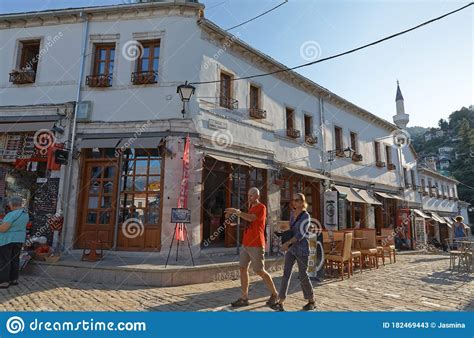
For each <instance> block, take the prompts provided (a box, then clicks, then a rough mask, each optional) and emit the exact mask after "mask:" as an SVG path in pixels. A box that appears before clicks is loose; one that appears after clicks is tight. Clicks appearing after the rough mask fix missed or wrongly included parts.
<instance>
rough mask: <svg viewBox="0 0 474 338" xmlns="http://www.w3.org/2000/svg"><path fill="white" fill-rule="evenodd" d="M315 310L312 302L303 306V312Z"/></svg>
mask: <svg viewBox="0 0 474 338" xmlns="http://www.w3.org/2000/svg"><path fill="white" fill-rule="evenodd" d="M314 309H316V304H315V303H314V302H308V304H306V305H305V306H303V311H313V310H314Z"/></svg>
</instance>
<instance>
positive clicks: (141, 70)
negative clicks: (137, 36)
mask: <svg viewBox="0 0 474 338" xmlns="http://www.w3.org/2000/svg"><path fill="white" fill-rule="evenodd" d="M140 44H141V46H142V47H143V48H142V53H140V55H139V58H138V59H137V62H136V72H135V73H133V74H132V83H133V84H150V83H157V82H158V65H159V61H160V40H151V41H142V42H140Z"/></svg>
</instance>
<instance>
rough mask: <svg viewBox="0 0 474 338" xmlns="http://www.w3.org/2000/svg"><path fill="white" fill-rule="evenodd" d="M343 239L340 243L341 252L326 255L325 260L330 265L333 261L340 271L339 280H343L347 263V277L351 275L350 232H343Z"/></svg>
mask: <svg viewBox="0 0 474 338" xmlns="http://www.w3.org/2000/svg"><path fill="white" fill-rule="evenodd" d="M343 235H344V240H343V242H342V243H343V244H342V252H341V254H340V255H327V256H326V260H327V262H328V263H329V264H330V265H331V266H332V264H333V263H335V264H336V265H337V266H338V268H339V272H340V273H341V280H344V267H345V266H346V264H347V274H348V278H350V276H351V249H352V233H350V232H347V233H343Z"/></svg>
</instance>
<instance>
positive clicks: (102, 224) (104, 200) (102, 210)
mask: <svg viewBox="0 0 474 338" xmlns="http://www.w3.org/2000/svg"><path fill="white" fill-rule="evenodd" d="M117 169H118V161H117V160H116V159H107V160H106V161H103V160H88V161H87V163H86V164H85V168H84V172H83V174H84V176H83V178H84V180H83V184H82V185H81V189H82V197H83V198H82V203H81V204H80V205H82V206H83V207H82V212H81V214H80V217H79V220H78V222H79V236H78V238H77V240H78V245H79V246H80V247H86V246H87V242H88V241H97V240H99V241H101V242H102V243H103V245H104V248H107V249H110V248H112V246H113V241H114V225H115V210H116V204H117V202H116V196H117V191H116V189H117Z"/></svg>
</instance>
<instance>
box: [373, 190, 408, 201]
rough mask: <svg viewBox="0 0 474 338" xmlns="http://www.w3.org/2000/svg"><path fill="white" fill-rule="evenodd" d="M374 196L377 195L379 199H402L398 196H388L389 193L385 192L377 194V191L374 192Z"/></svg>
mask: <svg viewBox="0 0 474 338" xmlns="http://www.w3.org/2000/svg"><path fill="white" fill-rule="evenodd" d="M376 194H377V195H379V196H380V197H383V198H388V199H392V200H399V201H403V198H401V197H400V196H397V195H395V194H390V193H386V192H378V191H377V192H376Z"/></svg>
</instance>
